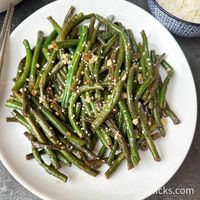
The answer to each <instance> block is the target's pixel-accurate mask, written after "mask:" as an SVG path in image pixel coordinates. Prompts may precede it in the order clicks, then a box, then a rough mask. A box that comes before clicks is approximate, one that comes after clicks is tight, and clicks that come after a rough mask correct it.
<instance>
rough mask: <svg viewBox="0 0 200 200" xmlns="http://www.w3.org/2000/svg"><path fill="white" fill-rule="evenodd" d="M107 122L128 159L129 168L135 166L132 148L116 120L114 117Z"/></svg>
mask: <svg viewBox="0 0 200 200" xmlns="http://www.w3.org/2000/svg"><path fill="white" fill-rule="evenodd" d="M122 118H123V116H122ZM122 120H123V119H122ZM106 124H107V126H108V127H109V129H110V131H112V133H113V134H114V138H115V141H116V140H117V141H118V143H119V146H120V148H121V150H122V152H123V153H124V155H125V157H126V159H127V166H128V169H131V168H132V167H133V164H132V161H131V156H130V150H129V147H128V144H127V143H126V140H125V138H124V137H123V135H122V133H121V131H120V130H119V128H118V127H117V125H116V124H115V122H114V120H112V119H110V120H106Z"/></svg>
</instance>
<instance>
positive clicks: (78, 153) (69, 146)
mask: <svg viewBox="0 0 200 200" xmlns="http://www.w3.org/2000/svg"><path fill="white" fill-rule="evenodd" d="M59 140H60V141H61V142H62V143H63V144H65V145H66V148H67V151H68V152H70V153H72V154H73V155H75V156H76V157H77V158H78V159H79V160H83V158H84V154H83V153H82V152H81V151H79V150H78V149H76V148H75V147H74V146H73V145H72V144H70V143H69V142H68V141H67V140H65V138H63V137H61V136H59Z"/></svg>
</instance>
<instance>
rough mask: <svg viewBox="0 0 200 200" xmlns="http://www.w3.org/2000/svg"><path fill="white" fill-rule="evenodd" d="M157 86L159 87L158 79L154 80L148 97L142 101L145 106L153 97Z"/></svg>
mask: <svg viewBox="0 0 200 200" xmlns="http://www.w3.org/2000/svg"><path fill="white" fill-rule="evenodd" d="M158 85H159V79H156V80H155V81H154V82H153V83H152V85H151V87H150V89H149V90H148V96H147V98H145V99H144V105H147V104H148V103H149V102H150V101H151V100H152V99H153V97H154V95H155V93H156V90H157V88H158Z"/></svg>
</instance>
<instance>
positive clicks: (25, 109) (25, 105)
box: [22, 84, 30, 117]
mask: <svg viewBox="0 0 200 200" xmlns="http://www.w3.org/2000/svg"><path fill="white" fill-rule="evenodd" d="M22 98H23V115H24V116H25V117H28V116H29V114H30V99H29V90H28V85H27V84H25V85H24V86H23V89H22Z"/></svg>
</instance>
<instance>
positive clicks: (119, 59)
mask: <svg viewBox="0 0 200 200" xmlns="http://www.w3.org/2000/svg"><path fill="white" fill-rule="evenodd" d="M123 62H124V45H123V40H122V38H121V37H120V39H119V53H118V57H117V64H116V67H115V72H114V79H115V80H118V79H119V73H120V69H121V66H122V64H123Z"/></svg>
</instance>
